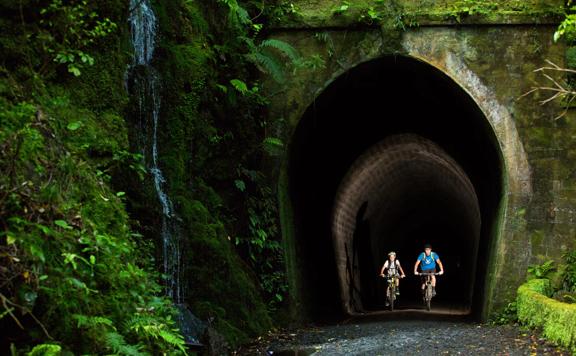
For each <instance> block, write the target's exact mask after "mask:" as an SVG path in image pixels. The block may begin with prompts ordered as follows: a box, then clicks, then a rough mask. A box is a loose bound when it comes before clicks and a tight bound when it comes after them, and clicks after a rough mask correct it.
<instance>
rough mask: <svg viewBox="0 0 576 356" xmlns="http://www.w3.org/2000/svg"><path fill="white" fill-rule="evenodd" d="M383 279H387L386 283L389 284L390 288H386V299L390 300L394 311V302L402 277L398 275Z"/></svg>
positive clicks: (391, 308)
mask: <svg viewBox="0 0 576 356" xmlns="http://www.w3.org/2000/svg"><path fill="white" fill-rule="evenodd" d="M382 277H384V278H386V282H387V283H388V286H387V287H386V299H387V300H388V305H389V306H390V311H394V301H395V300H396V288H397V285H396V283H397V280H398V279H399V278H400V276H399V275H398V274H392V275H387V276H382Z"/></svg>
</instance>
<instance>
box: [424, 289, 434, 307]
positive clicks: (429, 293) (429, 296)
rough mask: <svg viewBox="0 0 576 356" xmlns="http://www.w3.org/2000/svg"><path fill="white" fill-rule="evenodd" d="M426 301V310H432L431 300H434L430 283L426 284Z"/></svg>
mask: <svg viewBox="0 0 576 356" xmlns="http://www.w3.org/2000/svg"><path fill="white" fill-rule="evenodd" d="M424 301H425V302H426V310H428V311H430V309H431V307H430V302H431V301H432V287H431V286H430V285H427V286H426V295H425V297H424Z"/></svg>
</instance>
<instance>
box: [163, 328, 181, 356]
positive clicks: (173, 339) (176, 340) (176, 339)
mask: <svg viewBox="0 0 576 356" xmlns="http://www.w3.org/2000/svg"><path fill="white" fill-rule="evenodd" d="M158 335H159V336H160V337H161V338H162V340H164V341H165V342H166V343H168V344H170V345H172V346H176V347H177V348H178V349H180V350H181V351H183V352H184V353H185V354H186V342H185V341H184V337H182V335H180V334H176V333H173V332H171V331H169V330H160V332H159V333H158Z"/></svg>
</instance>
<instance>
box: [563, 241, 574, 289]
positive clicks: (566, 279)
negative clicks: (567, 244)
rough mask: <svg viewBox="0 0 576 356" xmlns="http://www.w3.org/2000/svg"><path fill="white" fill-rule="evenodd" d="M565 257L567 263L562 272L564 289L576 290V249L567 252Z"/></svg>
mask: <svg viewBox="0 0 576 356" xmlns="http://www.w3.org/2000/svg"><path fill="white" fill-rule="evenodd" d="M563 258H564V263H565V265H566V267H565V269H564V273H563V274H562V281H563V284H564V289H565V290H566V291H569V292H576V250H574V251H568V252H566V253H565V254H564V256H563Z"/></svg>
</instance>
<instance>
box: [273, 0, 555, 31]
mask: <svg viewBox="0 0 576 356" xmlns="http://www.w3.org/2000/svg"><path fill="white" fill-rule="evenodd" d="M292 3H293V4H294V7H295V8H296V9H298V10H297V13H298V16H297V17H292V18H282V19H278V23H277V24H276V26H278V27H338V26H341V27H346V26H354V25H362V24H364V25H365V24H366V21H365V20H366V16H367V14H369V13H370V14H371V15H370V18H372V19H376V20H377V21H379V20H382V19H384V20H385V19H386V17H387V16H388V15H389V14H390V12H389V10H390V8H389V6H390V4H391V3H392V4H394V6H395V7H397V8H401V9H402V12H401V13H400V15H401V16H399V17H398V20H399V21H398V22H399V23H402V24H403V25H405V26H414V25H417V24H421V25H426V24H454V23H483V24H486V23H487V24H490V23H492V24H498V23H502V22H504V23H513V22H514V21H518V22H519V23H522V22H524V21H526V20H532V21H538V20H540V21H541V20H542V19H556V20H558V19H559V17H560V16H561V15H562V14H563V5H564V4H563V2H562V1H559V0H548V1H538V0H532V1H523V0H512V1H509V0H491V1H481V0H480V1H479V0H454V1H416V0H396V1H393V2H390V1H382V2H375V1H373V0H359V1H354V2H350V5H349V6H348V7H347V8H346V9H345V10H343V11H342V10H341V8H340V5H341V4H343V3H344V2H341V3H336V6H335V4H334V3H333V2H328V1H314V2H310V1H304V0H299V1H294V2H292Z"/></svg>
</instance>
